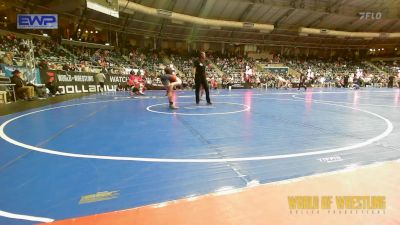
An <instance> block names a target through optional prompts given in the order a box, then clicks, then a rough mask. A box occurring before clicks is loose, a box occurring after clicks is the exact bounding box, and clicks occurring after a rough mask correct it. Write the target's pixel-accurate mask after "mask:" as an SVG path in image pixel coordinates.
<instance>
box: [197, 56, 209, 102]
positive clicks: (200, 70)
mask: <svg viewBox="0 0 400 225" xmlns="http://www.w3.org/2000/svg"><path fill="white" fill-rule="evenodd" d="M207 65H208V63H207V61H206V53H205V52H201V53H200V57H199V59H198V60H196V61H195V62H194V69H195V76H194V81H195V87H196V104H199V102H200V87H201V86H203V88H204V90H205V92H206V100H207V104H208V105H211V104H212V103H211V99H210V89H209V87H208V83H207V78H206V66H207Z"/></svg>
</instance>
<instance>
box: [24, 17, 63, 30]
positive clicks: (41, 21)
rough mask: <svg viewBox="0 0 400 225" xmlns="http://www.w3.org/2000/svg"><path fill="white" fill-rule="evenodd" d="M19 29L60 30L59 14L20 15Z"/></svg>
mask: <svg viewBox="0 0 400 225" xmlns="http://www.w3.org/2000/svg"><path fill="white" fill-rule="evenodd" d="M17 28H18V29H58V15H57V14H18V16H17Z"/></svg>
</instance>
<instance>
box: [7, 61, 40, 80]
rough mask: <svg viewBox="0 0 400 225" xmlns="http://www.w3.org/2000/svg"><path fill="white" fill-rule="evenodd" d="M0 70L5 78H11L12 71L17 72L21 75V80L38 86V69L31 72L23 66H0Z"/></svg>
mask: <svg viewBox="0 0 400 225" xmlns="http://www.w3.org/2000/svg"><path fill="white" fill-rule="evenodd" d="M0 67H1V70H2V71H3V73H4V74H5V75H6V76H7V77H12V76H13V75H12V72H13V71H14V70H19V71H21V73H22V79H24V80H26V81H27V82H30V83H32V84H40V83H41V79H40V72H39V69H35V70H34V71H31V70H30V69H28V68H26V67H23V66H9V65H5V64H0Z"/></svg>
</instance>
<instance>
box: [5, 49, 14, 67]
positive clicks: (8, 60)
mask: <svg viewBox="0 0 400 225" xmlns="http://www.w3.org/2000/svg"><path fill="white" fill-rule="evenodd" d="M2 63H3V64H6V65H9V66H12V65H14V56H13V54H12V52H7V53H6V54H5V55H4V57H3V59H2Z"/></svg>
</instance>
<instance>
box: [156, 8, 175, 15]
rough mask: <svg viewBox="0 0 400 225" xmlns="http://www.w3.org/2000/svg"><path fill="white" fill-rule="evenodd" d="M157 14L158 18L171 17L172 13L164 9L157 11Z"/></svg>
mask: <svg viewBox="0 0 400 225" xmlns="http://www.w3.org/2000/svg"><path fill="white" fill-rule="evenodd" d="M157 14H158V15H160V16H165V17H171V16H172V12H171V11H168V10H165V9H157Z"/></svg>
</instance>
